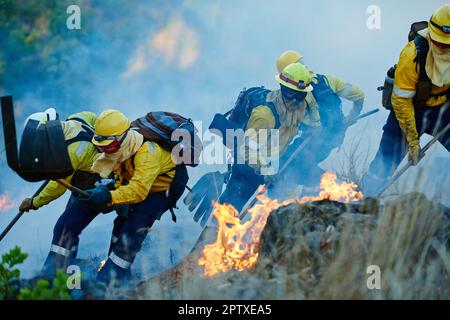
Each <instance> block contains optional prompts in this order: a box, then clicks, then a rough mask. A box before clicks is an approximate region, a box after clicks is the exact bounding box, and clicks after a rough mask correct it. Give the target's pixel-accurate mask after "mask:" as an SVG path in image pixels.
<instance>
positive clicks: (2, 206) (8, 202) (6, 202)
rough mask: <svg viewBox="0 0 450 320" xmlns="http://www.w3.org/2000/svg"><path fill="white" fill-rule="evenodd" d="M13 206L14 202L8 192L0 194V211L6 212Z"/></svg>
mask: <svg viewBox="0 0 450 320" xmlns="http://www.w3.org/2000/svg"><path fill="white" fill-rule="evenodd" d="M14 207H15V204H14V202H13V201H12V199H11V197H10V196H9V194H7V193H5V194H2V195H0V211H1V212H6V211H8V210H10V209H12V208H14Z"/></svg>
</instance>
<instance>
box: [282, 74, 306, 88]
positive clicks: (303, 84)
mask: <svg viewBox="0 0 450 320" xmlns="http://www.w3.org/2000/svg"><path fill="white" fill-rule="evenodd" d="M280 79H281V80H283V81H284V82H287V83H289V84H292V85H293V86H295V87H296V88H299V89H300V90H305V89H306V88H308V87H309V86H310V85H311V84H310V83H304V82H300V81H299V82H296V81H294V80H291V79H289V78H288V77H286V76H285V75H284V74H282V73H280Z"/></svg>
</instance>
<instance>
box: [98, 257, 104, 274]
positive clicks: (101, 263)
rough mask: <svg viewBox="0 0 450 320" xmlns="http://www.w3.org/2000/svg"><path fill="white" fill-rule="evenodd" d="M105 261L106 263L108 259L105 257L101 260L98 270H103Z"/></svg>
mask: <svg viewBox="0 0 450 320" xmlns="http://www.w3.org/2000/svg"><path fill="white" fill-rule="evenodd" d="M105 263H106V259H105V260H102V261H101V262H100V266H99V267H98V269H97V272H100V271H102V269H103V267H104V266H105Z"/></svg>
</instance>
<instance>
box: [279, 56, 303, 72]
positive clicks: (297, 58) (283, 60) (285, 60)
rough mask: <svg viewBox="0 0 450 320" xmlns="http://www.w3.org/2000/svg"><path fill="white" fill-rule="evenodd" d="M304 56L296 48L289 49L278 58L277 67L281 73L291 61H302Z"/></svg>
mask: <svg viewBox="0 0 450 320" xmlns="http://www.w3.org/2000/svg"><path fill="white" fill-rule="evenodd" d="M302 59H303V56H302V55H301V54H300V53H298V52H297V51H294V50H288V51H285V52H283V53H282V54H281V55H280V56H279V57H278V59H277V69H278V72H279V73H281V71H283V69H284V68H286V67H287V66H288V65H290V64H291V63H295V62H300V61H301V60H302Z"/></svg>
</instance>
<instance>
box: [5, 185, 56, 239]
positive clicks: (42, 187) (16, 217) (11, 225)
mask: <svg viewBox="0 0 450 320" xmlns="http://www.w3.org/2000/svg"><path fill="white" fill-rule="evenodd" d="M47 183H48V181H45V182H44V183H43V184H42V185H41V186H40V187H39V189H38V190H37V191H36V192H35V193H34V195H33V198H34V197H37V196H38V195H39V193H41V191H42V190H44V188H45V187H46V186H47ZM24 213H25V211H19V213H18V214H17V215H16V216H15V217H14V219H12V220H11V222H10V223H9V224H8V226H7V227H6V228H5V230H3V232H2V234H1V235H0V241H2V240H3V238H4V237H5V236H6V234H7V233H8V232H9V231H10V230H11V228H12V227H13V226H14V225H15V224H16V222H17V221H18V220H19V219H20V218H21V217H22V215H23V214H24Z"/></svg>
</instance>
